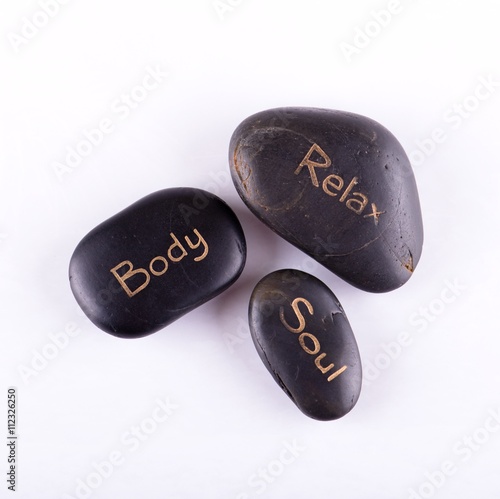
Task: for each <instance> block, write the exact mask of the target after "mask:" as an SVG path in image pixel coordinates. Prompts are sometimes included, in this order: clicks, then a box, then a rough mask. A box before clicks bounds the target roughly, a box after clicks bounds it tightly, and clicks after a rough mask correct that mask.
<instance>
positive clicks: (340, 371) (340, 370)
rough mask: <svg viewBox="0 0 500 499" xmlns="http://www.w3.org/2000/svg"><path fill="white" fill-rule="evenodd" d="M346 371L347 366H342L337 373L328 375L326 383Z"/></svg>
mask: <svg viewBox="0 0 500 499" xmlns="http://www.w3.org/2000/svg"><path fill="white" fill-rule="evenodd" d="M346 369H347V366H343V367H341V368H340V369H339V370H338V371H335V372H334V373H333V374H330V376H328V381H332V380H333V379H335V378H336V377H337V376H339V375H340V374H342V373H343V372H344V371H345V370H346Z"/></svg>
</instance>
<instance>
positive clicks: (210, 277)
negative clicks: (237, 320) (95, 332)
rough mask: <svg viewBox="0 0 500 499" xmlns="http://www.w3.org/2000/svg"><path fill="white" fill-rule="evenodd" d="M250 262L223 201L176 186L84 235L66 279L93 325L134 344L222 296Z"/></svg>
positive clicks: (119, 214)
mask: <svg viewBox="0 0 500 499" xmlns="http://www.w3.org/2000/svg"><path fill="white" fill-rule="evenodd" d="M245 258H246V243H245V237H244V235H243V231H242V229H241V225H240V223H239V221H238V219H237V218H236V215H235V214H234V213H233V211H232V210H231V209H230V208H229V206H228V205H227V204H226V203H225V202H224V201H222V200H221V199H219V198H218V197H217V196H214V195H213V194H210V193H208V192H205V191H202V190H199V189H192V188H174V189H165V190H162V191H158V192H155V193H153V194H151V195H149V196H146V197H145V198H142V199H141V200H139V201H137V202H136V203H134V204H133V205H131V206H129V207H128V208H126V209H125V210H123V211H121V212H120V213H118V214H116V215H115V216H113V217H111V218H109V219H108V220H106V221H105V222H103V223H102V224H100V225H99V226H97V227H96V228H95V229H93V230H92V231H91V232H90V233H89V234H87V235H86V236H85V237H84V238H83V239H82V241H81V242H80V243H79V244H78V246H77V248H76V249H75V252H74V254H73V256H72V258H71V262H70V267H69V277H70V283H71V289H72V291H73V294H74V295H75V298H76V300H77V301H78V303H79V304H80V306H81V307H82V309H83V311H84V312H85V314H86V315H87V316H88V317H89V319H90V320H91V321H92V322H93V323H94V324H95V325H96V326H98V327H100V328H101V329H103V330H104V331H106V332H108V333H111V334H113V335H115V336H120V337H124V338H136V337H140V336H145V335H147V334H150V333H153V332H155V331H157V330H159V329H161V328H163V327H165V326H166V325H168V324H170V323H171V322H173V321H175V320H176V319H178V318H179V317H181V316H183V315H184V314H186V313H188V312H190V311H191V310H193V309H194V308H196V307H197V306H199V305H201V304H202V303H204V302H206V301H207V300H210V299H211V298H213V297H215V296H216V295H218V294H219V293H221V292H222V291H224V290H225V289H226V288H228V287H229V286H230V285H231V284H232V283H233V282H234V281H235V280H236V279H237V278H238V276H239V275H240V273H241V271H242V270H243V266H244V264H245Z"/></svg>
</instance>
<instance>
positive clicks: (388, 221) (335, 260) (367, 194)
mask: <svg viewBox="0 0 500 499" xmlns="http://www.w3.org/2000/svg"><path fill="white" fill-rule="evenodd" d="M229 162H230V167H231V175H232V178H233V181H234V184H235V186H236V189H237V191H238V193H239V195H240V196H241V198H242V199H243V201H244V202H245V203H246V204H247V206H248V207H249V208H250V210H251V211H252V212H253V213H254V214H255V215H256V216H257V217H258V218H259V219H260V220H262V221H263V222H264V223H265V224H267V225H268V226H269V227H270V228H271V229H273V230H274V231H275V232H276V233H278V234H279V235H280V236H282V237H283V238H285V239H286V240H287V241H289V242H290V243H292V244H293V245H295V246H297V247H298V248H300V249H301V250H303V251H304V252H305V253H307V254H308V255H310V256H311V257H313V258H314V259H316V260H317V261H318V262H320V263H321V264H323V265H324V266H325V267H326V268H328V269H329V270H331V271H332V272H334V273H335V274H337V275H338V276H340V277H341V278H342V279H344V280H346V281H347V282H349V283H350V284H352V285H354V286H356V287H358V288H360V289H363V290H366V291H372V292H385V291H391V290H393V289H396V288H398V287H399V286H401V285H402V284H404V283H405V282H406V281H407V280H408V279H409V278H410V276H411V275H412V273H413V271H414V269H415V267H416V265H417V263H418V261H419V259H420V254H421V251H422V243H423V229H422V217H421V212H420V204H419V199H418V193H417V187H416V183H415V178H414V176H413V171H412V169H411V165H410V162H409V160H408V157H407V156H406V154H405V152H404V150H403V148H402V146H401V145H400V144H399V142H398V141H397V140H396V138H395V137H394V136H393V135H392V134H391V133H390V132H389V131H388V130H387V129H385V128H384V127H383V126H382V125H380V124H378V123H377V122H375V121H373V120H371V119H369V118H365V117H363V116H359V115H356V114H351V113H345V112H341V111H331V110H325V109H309V108H281V109H273V110H268V111H263V112H261V113H258V114H255V115H253V116H251V117H249V118H247V119H246V120H245V121H243V123H241V124H240V125H239V127H238V128H237V129H236V130H235V132H234V134H233V136H232V139H231V144H230V150H229Z"/></svg>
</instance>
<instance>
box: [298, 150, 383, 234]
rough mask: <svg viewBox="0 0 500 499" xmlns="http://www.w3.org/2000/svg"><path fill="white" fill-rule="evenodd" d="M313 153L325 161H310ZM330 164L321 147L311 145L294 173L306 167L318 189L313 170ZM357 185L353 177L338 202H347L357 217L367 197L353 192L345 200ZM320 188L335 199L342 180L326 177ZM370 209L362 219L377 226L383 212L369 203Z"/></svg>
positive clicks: (342, 183) (342, 182) (363, 207)
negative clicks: (368, 220)
mask: <svg viewBox="0 0 500 499" xmlns="http://www.w3.org/2000/svg"><path fill="white" fill-rule="evenodd" d="M314 152H316V153H318V154H319V155H320V156H321V157H322V158H323V159H324V160H325V162H324V163H318V162H316V161H312V160H311V155H312V154H313V153H314ZM331 164H332V160H331V159H330V158H329V156H328V155H327V154H326V153H325V151H323V149H321V147H320V146H319V145H318V144H313V145H312V147H311V148H310V149H309V152H308V153H307V154H306V156H305V158H304V159H303V160H302V162H301V163H300V165H299V166H298V167H297V169H296V170H295V172H294V173H295V175H298V174H299V173H300V172H301V171H302V169H303V168H304V166H307V168H308V170H309V175H310V176H311V182H312V184H313V185H314V187H319V182H318V177H317V175H316V170H315V168H328V167H330V166H331ZM357 183H358V177H354V178H353V179H352V180H351V182H350V183H349V185H348V186H347V188H346V190H345V191H344V192H343V193H342V195H341V196H340V198H339V202H340V203H343V202H344V201H346V200H347V201H346V206H347V208H349V209H350V210H352V211H354V213H356V214H357V215H361V214H362V213H363V211H364V209H365V208H366V206H367V204H368V197H367V196H365V195H364V194H362V193H361V192H353V193H352V197H351V198H349V199H347V197H348V196H349V195H350V194H351V191H352V190H353V188H354V186H355V185H357ZM322 188H323V191H324V192H325V193H326V194H328V195H329V196H332V197H335V196H337V194H340V192H341V191H342V189H343V188H344V179H343V178H342V177H340V176H339V175H334V174H331V175H328V177H326V178H325V179H324V180H323V183H322ZM335 191H337V192H335ZM371 208H372V213H370V214H369V215H364V217H363V218H371V217H373V221H374V222H375V225H378V221H379V218H380V215H382V214H384V213H385V211H378V208H377V205H376V204H375V203H371Z"/></svg>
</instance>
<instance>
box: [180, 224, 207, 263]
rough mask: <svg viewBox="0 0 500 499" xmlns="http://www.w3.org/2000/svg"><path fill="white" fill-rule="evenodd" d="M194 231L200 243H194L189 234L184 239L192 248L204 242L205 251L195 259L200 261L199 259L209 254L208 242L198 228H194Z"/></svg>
mask: <svg viewBox="0 0 500 499" xmlns="http://www.w3.org/2000/svg"><path fill="white" fill-rule="evenodd" d="M193 232H194V233H195V234H196V235H197V236H198V244H193V243H192V242H191V240H190V239H189V237H188V236H184V239H185V240H186V242H187V243H188V246H189V247H190V248H191V249H196V248H198V247H199V246H200V244H203V247H204V248H205V249H204V251H203V253H202V254H201V255H200V256H197V257H196V258H195V259H194V261H195V262H199V261H201V260H203V259H204V258H205V257H206V256H207V255H208V244H207V242H206V241H205V239H203V237H202V235H201V234H200V233H199V232H198V231H197V230H196V229H194V230H193Z"/></svg>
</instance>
